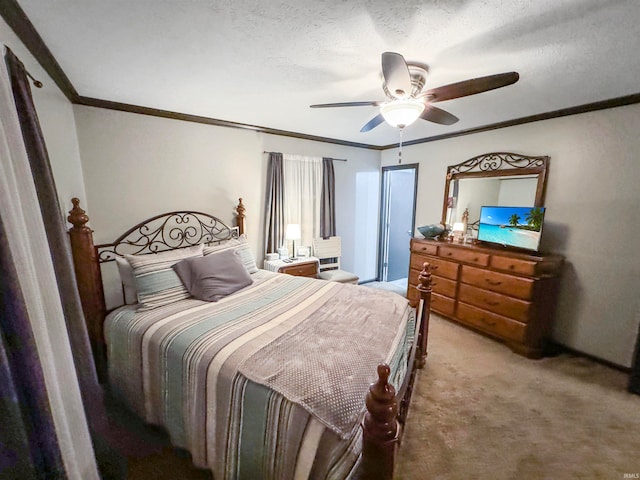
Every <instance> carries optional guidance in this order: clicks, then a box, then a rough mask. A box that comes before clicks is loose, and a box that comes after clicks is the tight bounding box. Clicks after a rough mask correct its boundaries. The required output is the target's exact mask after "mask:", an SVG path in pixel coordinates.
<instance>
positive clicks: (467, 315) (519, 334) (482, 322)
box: [456, 302, 526, 342]
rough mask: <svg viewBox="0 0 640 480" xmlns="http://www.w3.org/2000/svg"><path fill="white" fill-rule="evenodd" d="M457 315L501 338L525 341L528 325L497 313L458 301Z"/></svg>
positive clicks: (464, 320) (465, 321)
mask: <svg viewBox="0 0 640 480" xmlns="http://www.w3.org/2000/svg"><path fill="white" fill-rule="evenodd" d="M456 316H457V318H458V319H460V320H461V321H462V322H463V323H466V324H468V325H471V326H473V327H476V328H478V329H480V330H482V331H484V332H487V333H490V334H492V335H495V336H498V337H500V338H505V339H509V340H513V341H516V342H522V341H524V338H525V331H526V325H525V324H523V323H519V322H516V321H515V320H511V319H509V318H506V317H503V316H502V315H498V314H497V313H491V312H487V311H486V310H482V309H480V308H476V307H473V306H471V305H467V304H466V303H461V302H460V303H458V310H457V312H456Z"/></svg>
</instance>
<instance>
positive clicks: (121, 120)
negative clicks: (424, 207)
mask: <svg viewBox="0 0 640 480" xmlns="http://www.w3.org/2000/svg"><path fill="white" fill-rule="evenodd" d="M74 109H75V115H76V121H77V125H78V137H79V140H80V151H81V156H82V163H83V168H84V175H85V177H84V178H85V185H86V191H87V196H88V203H89V204H90V205H91V209H87V213H88V215H89V217H90V218H91V220H90V224H91V226H92V228H93V229H94V230H95V241H96V242H97V243H102V242H110V241H112V240H114V239H115V238H116V236H117V235H119V234H120V233H122V232H124V231H125V230H126V229H127V228H129V227H131V226H133V225H135V224H136V223H138V222H140V221H141V220H144V219H145V218H148V217H150V216H152V215H155V214H157V213H161V212H165V211H172V210H180V209H189V210H201V211H205V212H211V213H214V214H215V215H217V216H219V217H220V219H221V220H223V221H224V222H226V223H230V222H231V221H232V219H233V215H234V211H233V209H234V207H235V206H236V204H237V200H238V197H242V198H243V203H244V204H245V206H246V208H247V212H246V213H247V230H248V237H249V242H250V245H251V247H252V250H253V252H254V254H255V255H256V259H257V260H258V262H259V263H260V262H261V260H262V253H263V249H264V214H265V191H266V170H267V164H268V161H267V160H268V156H267V155H266V154H264V153H263V151H277V152H283V153H292V154H301V155H319V156H327V157H332V158H345V159H347V160H348V161H347V162H334V168H335V176H336V204H337V208H336V217H337V218H336V229H337V233H338V234H339V235H341V236H342V237H343V266H344V267H345V268H346V269H350V268H354V269H355V267H358V268H362V265H370V264H373V268H374V269H375V261H376V260H375V248H376V247H375V246H376V243H377V237H376V236H372V237H371V238H370V239H366V240H368V241H369V243H370V244H372V245H373V252H374V255H373V257H372V258H367V259H366V261H363V260H362V258H363V255H365V254H366V255H368V256H371V251H372V247H371V245H369V246H368V247H367V248H364V247H363V246H362V245H360V239H359V238H357V237H356V232H355V229H354V228H353V226H354V225H355V224H356V223H357V221H358V219H359V217H360V216H361V215H362V214H363V213H362V210H363V208H365V209H367V208H368V209H370V208H372V205H371V204H370V203H368V204H366V205H364V207H363V206H361V205H359V203H358V202H357V201H356V192H357V191H358V189H361V187H359V183H358V175H359V174H361V173H363V172H366V173H372V174H378V172H379V170H380V153H379V152H378V151H375V150H367V149H360V148H353V147H344V146H340V145H332V144H326V143H321V142H313V141H307V140H300V139H295V138H289V137H281V136H276V135H266V134H263V133H259V132H254V131H250V130H241V129H234V128H225V127H217V126H211V125H204V124H197V123H190V122H183V121H178V120H171V119H165V118H158V117H151V116H146V115H138V114H132V113H126V112H118V111H113V110H106V109H99V108H93V107H85V106H77V105H76V106H75V107H74ZM378 183H379V182H378ZM378 183H376V201H377V196H378V194H377V189H379V186H378ZM367 193H368V192H365V194H367ZM375 209H376V210H375V212H376V218H377V203H376V204H375ZM365 214H366V211H365ZM363 252H364V253H363ZM355 271H356V273H359V274H360V276H362V277H364V276H365V275H368V274H369V272H367V271H366V270H363V271H361V272H358V271H357V270H355Z"/></svg>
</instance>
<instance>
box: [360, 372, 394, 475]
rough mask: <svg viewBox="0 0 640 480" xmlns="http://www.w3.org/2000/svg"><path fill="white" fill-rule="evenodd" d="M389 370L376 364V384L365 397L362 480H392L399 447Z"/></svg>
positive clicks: (372, 385)
mask: <svg viewBox="0 0 640 480" xmlns="http://www.w3.org/2000/svg"><path fill="white" fill-rule="evenodd" d="M390 373H391V369H390V368H389V366H388V365H386V364H381V365H378V381H377V382H376V383H373V384H371V386H370V387H369V392H368V393H367V397H366V405H367V413H366V414H365V417H364V422H363V433H362V464H361V470H360V472H361V476H360V477H359V478H362V479H373V478H375V479H379V480H391V479H392V478H393V465H394V463H395V457H396V450H397V445H398V420H397V416H398V402H397V400H396V390H395V388H393V385H391V384H390V383H389V374H390Z"/></svg>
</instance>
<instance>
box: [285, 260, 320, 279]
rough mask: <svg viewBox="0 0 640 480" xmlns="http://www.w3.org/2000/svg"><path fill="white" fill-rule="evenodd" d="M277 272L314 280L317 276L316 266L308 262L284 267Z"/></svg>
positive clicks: (314, 263)
mask: <svg viewBox="0 0 640 480" xmlns="http://www.w3.org/2000/svg"><path fill="white" fill-rule="evenodd" d="M279 272H280V273H287V274H289V275H295V276H297V277H313V278H315V277H316V276H317V275H318V264H317V263H316V262H308V263H302V264H299V265H287V266H286V267H280V270H279Z"/></svg>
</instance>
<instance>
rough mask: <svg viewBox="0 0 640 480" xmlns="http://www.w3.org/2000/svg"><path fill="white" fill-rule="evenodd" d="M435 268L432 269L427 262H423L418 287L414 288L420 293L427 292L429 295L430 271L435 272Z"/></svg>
mask: <svg viewBox="0 0 640 480" xmlns="http://www.w3.org/2000/svg"><path fill="white" fill-rule="evenodd" d="M436 268H437V267H435V266H434V267H432V266H431V264H430V263H429V262H424V263H423V264H422V271H421V272H420V275H419V276H418V282H419V283H418V285H416V288H417V289H418V290H420V292H421V293H422V292H425V293H426V292H429V293H431V271H432V270H435V269H436Z"/></svg>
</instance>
